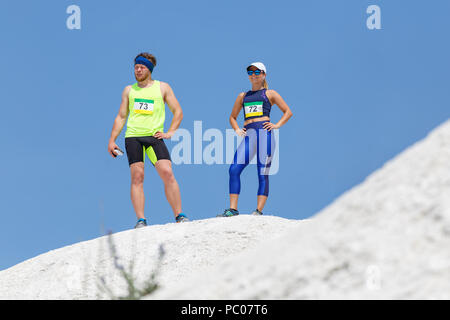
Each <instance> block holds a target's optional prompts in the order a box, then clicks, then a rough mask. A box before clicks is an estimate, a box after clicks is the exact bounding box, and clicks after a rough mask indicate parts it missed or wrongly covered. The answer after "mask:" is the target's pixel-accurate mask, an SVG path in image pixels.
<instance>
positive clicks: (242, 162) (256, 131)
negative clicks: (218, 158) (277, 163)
mask: <svg viewBox="0 0 450 320" xmlns="http://www.w3.org/2000/svg"><path fill="white" fill-rule="evenodd" d="M265 122H267V121H258V122H253V123H250V124H248V125H246V126H245V128H246V129H247V135H246V137H245V138H244V140H242V142H241V144H240V145H239V146H238V148H237V150H236V153H235V154H234V158H233V163H232V164H231V166H230V170H229V173H230V193H232V194H239V193H240V192H241V178H240V176H241V173H242V170H244V168H245V167H246V166H247V165H248V164H249V163H250V161H252V159H253V158H254V157H255V154H256V155H257V157H256V158H257V162H256V167H257V170H258V179H259V188H258V195H259V196H266V197H267V196H268V195H269V175H268V174H269V169H270V165H271V162H272V155H273V151H274V149H275V139H274V138H273V134H272V132H271V131H267V130H265V129H264V128H263V124H264V123H265Z"/></svg>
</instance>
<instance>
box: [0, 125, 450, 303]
mask: <svg viewBox="0 0 450 320" xmlns="http://www.w3.org/2000/svg"><path fill="white" fill-rule="evenodd" d="M296 201H302V198H301V195H299V197H298V199H296ZM304 201H307V199H304ZM106 240H107V239H106V237H102V238H99V239H94V240H90V241H86V242H81V243H78V244H75V245H72V246H68V247H64V248H61V249H58V250H54V251H50V252H48V253H46V254H43V255H40V256H38V257H36V258H33V259H30V260H27V261H25V262H23V263H20V264H18V265H16V266H14V267H12V268H9V269H7V270H4V271H1V272H0V299H17V298H29V299H77V298H82V299H83V298H87V299H94V298H109V296H108V295H107V294H105V293H102V292H99V290H98V288H97V283H98V282H99V279H100V278H103V279H105V282H106V284H107V285H109V287H110V288H111V289H112V291H114V293H115V294H116V295H118V296H120V295H125V294H126V284H125V282H124V281H123V279H122V277H121V276H120V273H119V271H118V270H117V269H116V268H115V267H114V261H113V259H112V258H111V253H110V250H109V247H108V242H107V241H106ZM113 242H114V243H115V246H116V251H117V254H118V256H119V257H120V258H119V260H118V262H119V263H121V264H122V265H123V266H124V267H126V268H127V267H128V266H129V262H130V261H134V273H135V274H136V277H137V281H136V283H137V284H138V285H139V284H140V283H143V282H144V281H145V280H146V279H147V278H148V275H149V274H150V273H151V272H152V270H154V269H155V268H156V262H157V261H158V252H159V246H160V244H163V246H164V249H165V252H166V254H165V256H164V257H163V260H162V261H161V267H160V268H159V270H160V274H159V276H158V278H157V280H158V282H159V284H160V285H161V288H160V289H158V290H156V291H155V292H154V293H153V294H151V295H148V296H147V297H146V298H149V299H153V298H156V299H422V298H424V299H450V121H447V122H445V123H444V124H442V125H440V126H439V127H438V128H436V129H435V130H434V131H433V132H431V133H430V134H429V135H428V136H427V137H426V138H425V139H423V140H422V141H419V142H417V143H416V144H414V145H413V146H411V147H409V148H408V149H406V150H405V151H404V152H402V153H401V154H400V155H398V156H397V157H395V158H394V159H392V160H390V161H388V162H387V163H386V164H385V165H384V166H383V167H382V168H380V169H379V170H377V171H375V172H374V173H373V174H371V175H370V176H369V177H367V178H366V179H365V181H364V182H363V183H361V184H360V185H358V186H356V187H354V188H352V189H351V190H349V191H347V192H345V193H344V194H343V195H342V196H340V197H339V198H338V199H337V200H336V201H334V202H333V203H332V204H330V205H329V206H328V207H326V208H324V209H323V210H322V211H321V212H319V213H318V214H316V215H315V216H314V217H313V218H311V219H308V220H287V219H282V218H278V217H273V216H262V217H253V216H245V215H242V216H238V217H233V218H213V219H206V220H198V221H193V222H190V223H185V224H167V225H156V226H151V227H147V228H143V229H139V230H129V231H124V232H120V233H117V234H114V235H113Z"/></svg>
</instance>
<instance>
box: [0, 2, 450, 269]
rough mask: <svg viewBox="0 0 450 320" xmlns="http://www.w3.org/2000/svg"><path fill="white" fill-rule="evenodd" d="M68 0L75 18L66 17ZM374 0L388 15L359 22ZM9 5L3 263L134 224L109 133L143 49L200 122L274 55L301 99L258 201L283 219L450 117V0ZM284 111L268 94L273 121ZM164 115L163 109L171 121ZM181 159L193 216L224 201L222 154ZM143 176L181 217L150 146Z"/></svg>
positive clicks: (275, 80) (283, 78)
mask: <svg viewBox="0 0 450 320" xmlns="http://www.w3.org/2000/svg"><path fill="white" fill-rule="evenodd" d="M72 4H75V5H78V6H79V7H80V9H81V29H80V30H69V29H68V28H67V27H66V20H67V18H68V17H69V14H67V13H66V9H67V7H68V6H69V5H72ZM369 5H378V6H379V7H380V9H381V27H382V29H381V30H369V29H368V28H367V27H366V19H367V18H368V17H369V15H368V14H367V13H366V9H367V7H368V6H369ZM1 6H2V8H1V10H0V39H1V42H2V50H1V59H0V69H1V70H2V72H1V76H0V85H1V88H2V90H1V92H2V102H3V103H2V125H1V126H0V132H1V133H2V136H3V137H4V138H3V145H2V148H1V149H2V152H1V155H2V156H1V157H0V181H1V182H0V194H1V202H0V212H1V218H2V219H1V223H0V270H2V269H5V268H7V267H10V266H12V265H15V264H17V263H19V262H22V261H24V260H26V259H29V258H32V257H34V256H36V255H38V254H41V253H44V252H47V251H49V250H52V249H56V248H59V247H62V246H65V245H70V244H73V243H75V242H79V241H83V240H89V239H92V238H95V237H98V236H101V235H103V234H104V231H103V230H112V231H114V232H118V231H123V230H126V229H129V228H132V227H133V226H134V223H135V220H136V219H135V214H134V211H133V208H132V205H131V201H130V197H129V184H130V177H129V168H128V163H127V161H126V157H122V158H121V159H113V158H111V157H110V156H109V155H108V153H107V151H106V148H107V143H108V139H109V135H110V132H111V128H112V124H113V120H114V118H115V116H116V114H117V111H118V108H119V103H120V97H121V92H122V90H123V88H124V87H125V86H126V85H128V84H132V83H133V82H135V79H134V76H133V63H132V62H133V58H134V57H135V56H136V55H137V54H138V53H139V52H142V51H148V52H151V53H153V54H154V55H155V56H156V57H157V59H158V65H157V67H156V68H155V70H154V73H153V78H155V79H158V80H162V81H165V82H168V83H169V84H170V85H171V86H172V88H173V90H174V92H175V95H176V96H177V98H178V100H179V102H180V104H181V106H182V108H183V111H184V119H183V122H182V124H181V127H182V128H185V129H187V130H189V131H191V132H192V131H193V126H194V121H200V120H201V121H202V126H203V130H204V131H205V130H206V129H208V128H217V129H219V130H221V131H223V132H225V129H228V128H230V126H229V123H228V117H229V114H230V112H231V108H232V106H233V103H234V100H235V99H236V97H237V95H238V94H239V92H242V91H246V90H249V89H250V85H249V82H248V78H247V76H246V74H245V67H246V66H247V65H248V64H249V63H251V62H253V61H262V62H264V63H265V65H266V66H267V69H268V74H267V80H268V83H269V86H270V88H272V89H275V90H277V91H278V92H279V93H280V94H281V95H282V96H283V98H284V99H285V101H286V102H287V103H288V105H289V106H290V108H291V109H292V111H293V113H294V116H293V117H292V118H291V120H290V121H289V122H288V123H287V124H286V125H285V126H284V127H282V128H281V130H280V144H279V148H280V149H279V155H280V169H279V172H278V173H277V174H276V175H274V176H271V178H270V195H269V199H268V202H267V205H266V208H265V210H264V211H265V212H267V213H268V214H274V215H278V216H281V217H285V218H291V219H303V218H307V217H310V216H312V215H314V214H315V213H317V212H318V211H319V210H320V209H322V208H324V207H325V206H327V205H328V204H330V203H331V202H332V201H333V200H334V199H336V198H337V197H338V196H339V195H340V194H342V193H343V192H345V191H346V190H348V189H350V188H352V187H353V186H355V185H357V184H359V183H361V182H362V181H363V180H364V179H365V177H367V176H368V175H369V174H370V173H371V172H373V171H374V170H376V169H378V168H380V167H381V166H382V165H383V163H385V162H386V161H387V160H389V159H390V158H392V157H394V156H395V155H396V154H398V153H399V152H401V151H402V150H404V149H405V148H406V147H408V146H409V145H411V144H413V143H414V142H416V141H417V140H420V139H422V138H424V137H425V136H426V135H427V133H428V132H429V131H430V130H432V129H433V128H434V127H436V126H437V125H439V124H440V123H442V122H443V121H445V120H446V119H448V117H449V102H450V91H449V90H448V84H449V74H450V62H449V58H448V57H449V56H450V45H449V43H448V41H447V39H446V35H447V34H448V32H449V30H450V21H449V19H448V12H450V3H449V2H448V1H446V0H435V1H406V0H403V1H401V0H398V1H380V0H371V1H365V0H341V1H336V0H314V1H313V0H311V1H276V2H273V1H220V2H219V1H158V2H155V1H137V0H128V1H114V2H111V1H87V0H84V1H45V2H44V1H39V2H38V1H20V2H11V1H10V2H8V4H5V3H2V5H1ZM212 102H214V109H213V108H212V107H211V104H212ZM280 117H281V112H280V111H279V109H278V108H277V107H274V108H273V111H272V119H273V121H274V122H276V121H278V120H279V118H280ZM170 120H171V116H170V111H169V110H168V109H167V117H166V126H165V127H166V129H167V128H168V126H169V124H170ZM239 123H240V124H242V117H241V115H240V117H239ZM124 133H125V130H123V131H122V134H121V135H120V136H119V138H118V139H117V143H118V144H119V146H121V147H124ZM166 143H167V145H168V147H169V149H170V150H171V149H172V147H173V146H174V145H175V144H176V142H173V141H166ZM206 144H207V143H205V144H204V146H205V145H206ZM174 172H175V176H176V178H177V180H178V183H179V184H180V188H181V196H182V201H183V209H184V212H185V213H187V214H188V215H189V216H190V217H191V218H192V219H204V218H209V217H214V216H215V215H216V214H218V213H220V212H222V211H223V209H224V208H226V207H227V206H228V165H226V164H224V165H206V164H203V165H178V166H174ZM241 178H242V191H241V197H240V201H239V209H240V211H241V212H243V213H246V212H251V211H252V210H253V209H255V207H256V190H257V175H256V168H255V167H254V166H253V167H248V168H247V169H246V170H245V171H244V172H243V174H242V176H241ZM144 188H145V191H146V216H147V218H148V219H149V222H150V223H151V224H165V223H169V222H173V215H172V212H171V210H170V207H169V205H168V203H167V201H166V199H165V196H164V190H163V185H162V183H161V181H160V180H159V177H158V176H157V174H156V172H155V170H154V169H153V168H152V166H151V165H150V164H149V162H148V161H147V167H146V177H145V183H144Z"/></svg>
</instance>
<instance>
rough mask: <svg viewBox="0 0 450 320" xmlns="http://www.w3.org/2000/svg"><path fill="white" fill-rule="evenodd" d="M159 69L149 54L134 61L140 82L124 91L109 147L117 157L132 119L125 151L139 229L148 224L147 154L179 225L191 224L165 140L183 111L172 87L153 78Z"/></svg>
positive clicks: (142, 54) (180, 118)
mask: <svg viewBox="0 0 450 320" xmlns="http://www.w3.org/2000/svg"><path fill="white" fill-rule="evenodd" d="M155 66H156V58H155V57H154V56H153V55H151V54H149V53H146V52H144V53H141V54H139V55H137V56H136V58H135V59H134V76H135V78H136V80H137V82H136V83H135V84H133V85H129V86H126V87H125V89H124V90H123V93H122V102H121V104H120V109H119V113H118V115H117V117H116V119H115V120H114V125H113V128H112V131H111V137H110V139H109V144H108V152H109V153H110V154H111V156H112V157H114V158H115V157H116V156H117V154H116V152H118V150H120V149H119V147H118V146H117V144H116V143H115V141H116V139H117V137H118V136H119V134H120V132H121V131H122V128H123V126H124V125H125V122H127V117H128V122H127V130H126V132H125V148H126V152H127V157H128V163H129V166H130V171H131V202H132V203H133V207H134V210H135V212H136V217H137V219H138V221H137V223H136V226H135V228H140V227H144V226H146V225H147V220H146V219H145V215H144V205H145V195H144V162H145V154H147V156H148V157H149V159H150V161H151V162H152V164H153V166H154V167H155V168H156V171H157V172H158V174H159V176H160V177H161V179H162V181H163V183H164V191H165V194H166V198H167V201H168V202H169V204H170V206H171V207H172V210H173V213H174V215H175V220H176V222H185V221H188V218H187V217H186V215H184V214H183V213H182V211H181V196H180V189H179V186H178V183H177V181H176V179H175V177H174V175H173V172H172V162H171V160H170V155H169V151H168V150H167V147H166V144H165V143H164V140H163V139H170V138H171V137H172V136H173V134H174V133H175V131H176V130H177V129H178V127H179V126H180V123H181V120H182V119H183V111H182V110H181V106H180V104H179V103H178V100H177V98H176V97H175V94H174V93H173V91H172V88H171V87H170V86H169V84H167V83H165V82H162V81H158V80H154V79H152V73H153V68H154V67H155ZM165 103H167V105H168V107H169V109H170V111H171V112H172V113H173V119H172V123H171V124H170V127H169V130H168V131H167V132H165V133H164V120H165Z"/></svg>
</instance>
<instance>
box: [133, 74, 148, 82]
mask: <svg viewBox="0 0 450 320" xmlns="http://www.w3.org/2000/svg"><path fill="white" fill-rule="evenodd" d="M134 77H135V78H136V81H139V82H140V81H144V80H145V79H147V77H148V75H142V76H140V77H138V76H137V75H136V74H135V75H134Z"/></svg>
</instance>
